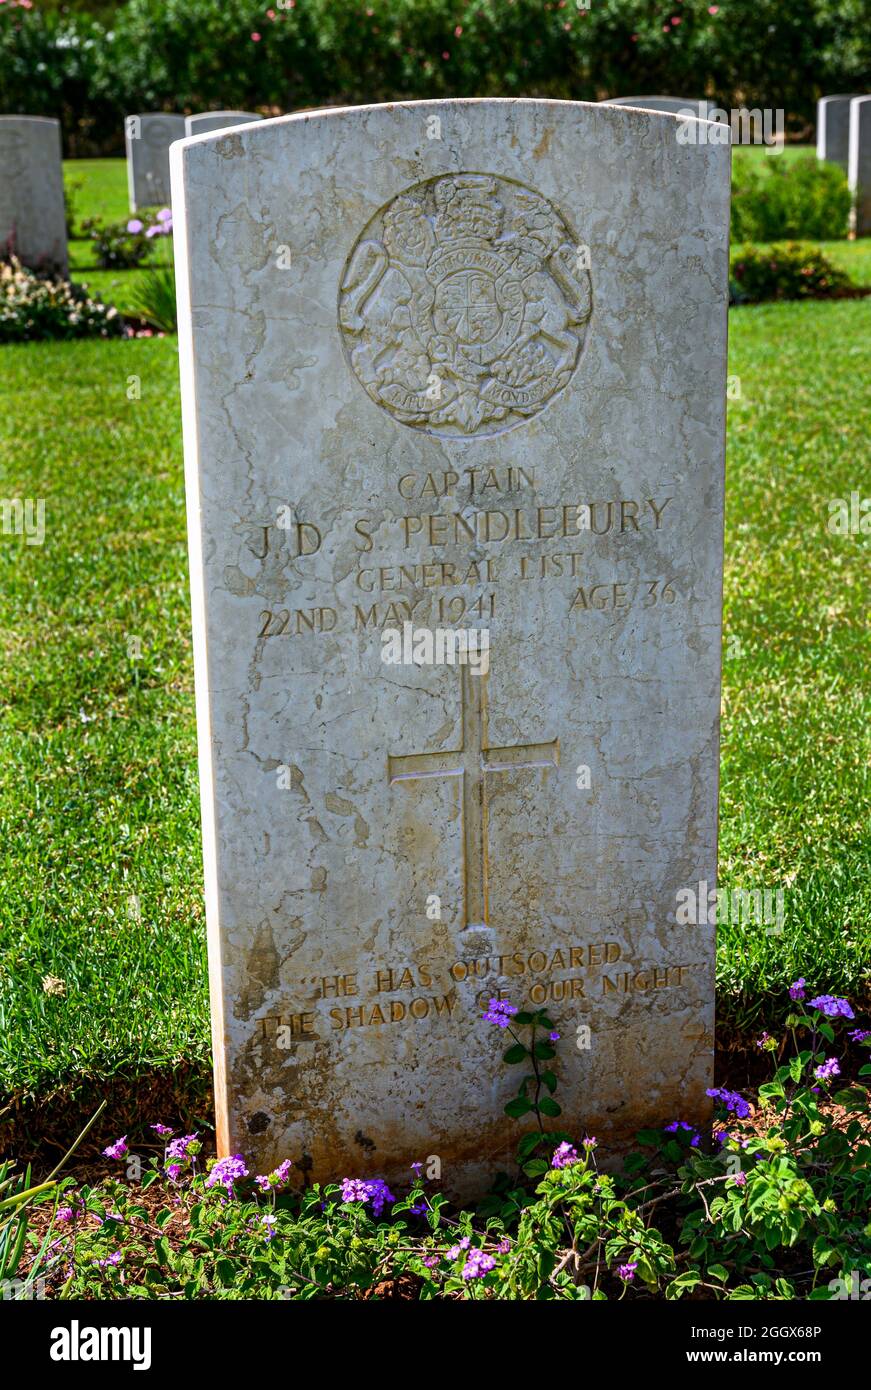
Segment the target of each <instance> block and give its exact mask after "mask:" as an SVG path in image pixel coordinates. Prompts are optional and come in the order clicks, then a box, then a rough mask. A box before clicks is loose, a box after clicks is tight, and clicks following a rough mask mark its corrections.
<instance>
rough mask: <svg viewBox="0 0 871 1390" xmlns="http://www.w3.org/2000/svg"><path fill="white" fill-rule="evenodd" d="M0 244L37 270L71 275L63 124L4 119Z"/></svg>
mask: <svg viewBox="0 0 871 1390" xmlns="http://www.w3.org/2000/svg"><path fill="white" fill-rule="evenodd" d="M0 244H2V246H4V247H6V246H11V247H12V249H13V250H14V251H15V254H16V255H17V256H18V258H19V260H20V261H21V262H22V263H23V264H24V265H27V266H31V267H32V268H33V269H34V270H41V271H46V272H59V273H60V274H62V275H66V273H67V230H66V211H65V208H64V185H63V167H62V164H61V140H60V122H59V121H54V120H48V119H45V118H44V117H42V116H0Z"/></svg>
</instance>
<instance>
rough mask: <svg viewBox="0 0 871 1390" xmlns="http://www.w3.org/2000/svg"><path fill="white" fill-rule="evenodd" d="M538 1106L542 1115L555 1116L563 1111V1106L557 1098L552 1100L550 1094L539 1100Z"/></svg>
mask: <svg viewBox="0 0 871 1390" xmlns="http://www.w3.org/2000/svg"><path fill="white" fill-rule="evenodd" d="M538 1108H539V1110H540V1111H541V1113H542V1115H551V1116H553V1115H561V1114H562V1113H563V1112H562V1106H561V1105H558V1104H557V1102H556V1101H555V1100H551V1098H550V1096H542V1098H541V1100H540V1101H539V1102H538Z"/></svg>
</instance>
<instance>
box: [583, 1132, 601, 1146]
mask: <svg viewBox="0 0 871 1390" xmlns="http://www.w3.org/2000/svg"><path fill="white" fill-rule="evenodd" d="M583 1144H584V1148H585V1149H597V1148H598V1147H599V1141H598V1139H593V1138H591V1137H590V1136H589V1135H586V1136H585V1138H584V1141H583Z"/></svg>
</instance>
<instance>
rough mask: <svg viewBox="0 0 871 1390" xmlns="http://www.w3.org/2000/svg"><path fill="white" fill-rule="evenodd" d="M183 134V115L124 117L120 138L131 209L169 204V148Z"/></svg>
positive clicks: (162, 114) (181, 137)
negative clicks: (123, 148)
mask: <svg viewBox="0 0 871 1390" xmlns="http://www.w3.org/2000/svg"><path fill="white" fill-rule="evenodd" d="M184 135H185V118H184V116H173V115H170V114H167V112H165V111H157V112H153V113H151V114H146V115H143V116H128V117H127V119H126V120H125V122H124V139H125V142H126V147H127V189H128V192H129V195H130V211H131V212H136V211H137V209H139V208H154V207H159V206H161V205H162V204H164V203H169V201H170V187H169V147H170V145H171V144H172V143H173V141H174V140H183V139H184Z"/></svg>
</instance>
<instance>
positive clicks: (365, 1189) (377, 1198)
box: [342, 1178, 396, 1218]
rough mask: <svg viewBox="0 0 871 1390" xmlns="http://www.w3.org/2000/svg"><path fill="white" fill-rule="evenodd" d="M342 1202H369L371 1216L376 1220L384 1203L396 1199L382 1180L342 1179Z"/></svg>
mask: <svg viewBox="0 0 871 1390" xmlns="http://www.w3.org/2000/svg"><path fill="white" fill-rule="evenodd" d="M342 1201H343V1202H363V1203H367V1202H371V1204H372V1215H373V1216H374V1217H376V1218H377V1217H379V1216H380V1215H381V1212H382V1211H383V1210H384V1207H385V1205H386V1203H387V1202H395V1201H396V1198H395V1197H394V1195H393V1193H392V1192H391V1191H390V1188H389V1187H388V1186H387V1184H386V1182H385V1181H384V1179H383V1178H370V1179H369V1181H368V1182H367V1181H364V1180H363V1179H362V1178H343V1179H342Z"/></svg>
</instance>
